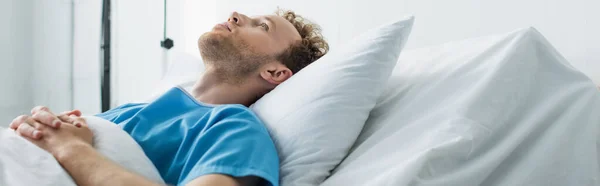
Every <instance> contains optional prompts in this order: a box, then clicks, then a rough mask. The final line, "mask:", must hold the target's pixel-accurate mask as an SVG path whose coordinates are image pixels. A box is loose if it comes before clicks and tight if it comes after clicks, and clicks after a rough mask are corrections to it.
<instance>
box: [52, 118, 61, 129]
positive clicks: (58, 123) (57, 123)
mask: <svg viewBox="0 0 600 186" xmlns="http://www.w3.org/2000/svg"><path fill="white" fill-rule="evenodd" d="M52 125H54V127H59V126H60V120H58V119H57V120H54V121H52Z"/></svg>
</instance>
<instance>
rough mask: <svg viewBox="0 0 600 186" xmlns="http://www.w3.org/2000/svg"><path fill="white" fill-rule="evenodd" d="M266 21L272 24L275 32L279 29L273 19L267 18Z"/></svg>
mask: <svg viewBox="0 0 600 186" xmlns="http://www.w3.org/2000/svg"><path fill="white" fill-rule="evenodd" d="M265 19H266V20H267V21H269V22H271V26H272V27H273V30H275V28H276V27H277V25H275V22H274V21H273V19H271V18H270V17H267V16H265Z"/></svg>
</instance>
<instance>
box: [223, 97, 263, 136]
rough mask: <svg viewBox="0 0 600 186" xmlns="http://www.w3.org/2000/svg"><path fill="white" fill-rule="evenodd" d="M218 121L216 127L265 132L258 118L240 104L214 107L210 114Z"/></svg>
mask: <svg viewBox="0 0 600 186" xmlns="http://www.w3.org/2000/svg"><path fill="white" fill-rule="evenodd" d="M211 115H212V116H211V117H213V119H215V120H218V122H217V123H216V124H217V125H239V127H243V128H248V129H253V130H255V131H256V130H257V131H260V132H261V133H263V132H267V130H266V127H265V125H264V124H263V122H262V121H261V120H260V118H259V117H258V116H257V115H256V114H255V113H254V112H253V111H252V110H251V109H250V108H248V107H246V106H244V105H240V104H226V105H219V106H217V107H215V108H214V109H213V111H212V114H211Z"/></svg>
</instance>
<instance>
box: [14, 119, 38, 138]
mask: <svg viewBox="0 0 600 186" xmlns="http://www.w3.org/2000/svg"><path fill="white" fill-rule="evenodd" d="M16 131H17V133H18V134H19V135H21V136H25V137H29V138H33V139H39V138H40V137H42V132H41V131H39V130H35V128H33V127H32V126H31V125H29V124H27V123H23V124H21V125H19V127H18V128H17V130H16Z"/></svg>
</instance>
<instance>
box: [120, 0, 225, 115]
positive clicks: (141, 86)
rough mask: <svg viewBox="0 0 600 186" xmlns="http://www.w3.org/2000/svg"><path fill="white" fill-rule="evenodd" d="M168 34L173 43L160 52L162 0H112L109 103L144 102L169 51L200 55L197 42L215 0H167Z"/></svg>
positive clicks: (210, 21)
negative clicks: (111, 76) (110, 94)
mask: <svg viewBox="0 0 600 186" xmlns="http://www.w3.org/2000/svg"><path fill="white" fill-rule="evenodd" d="M167 2H168V5H167V8H168V11H167V12H168V16H167V20H168V22H167V25H168V30H167V36H168V37H169V38H171V39H173V40H174V41H175V47H174V48H172V49H171V50H168V51H166V50H164V49H163V48H161V47H160V41H162V39H163V1H162V0H128V1H113V3H114V5H113V19H112V20H113V39H112V42H113V45H112V47H113V48H112V49H113V52H112V55H113V58H112V63H113V64H112V66H113V68H112V70H113V74H112V75H113V78H112V79H113V81H112V87H113V91H112V97H113V99H112V103H111V106H113V107H115V106H117V105H120V104H123V103H128V102H137V101H143V100H145V99H146V98H148V97H149V96H150V95H151V94H152V91H154V90H155V89H156V87H157V83H158V81H159V80H160V79H161V78H162V74H163V72H164V70H165V69H166V66H167V65H168V64H167V61H168V59H169V58H173V57H174V56H173V54H175V53H178V52H182V53H184V52H187V53H189V54H192V55H196V56H199V53H198V50H197V48H196V41H197V39H198V37H199V36H200V34H202V33H203V32H202V31H203V30H206V29H207V28H210V27H208V26H207V24H208V25H211V24H213V23H215V20H214V17H215V13H214V12H215V1H214V0H208V1H198V0H169V1H167Z"/></svg>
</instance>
